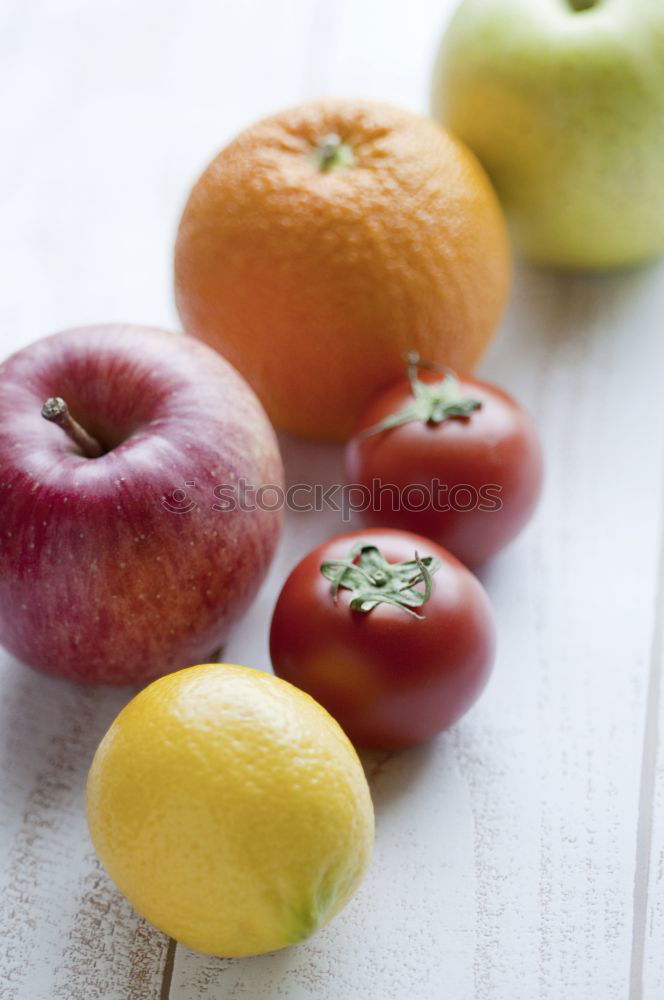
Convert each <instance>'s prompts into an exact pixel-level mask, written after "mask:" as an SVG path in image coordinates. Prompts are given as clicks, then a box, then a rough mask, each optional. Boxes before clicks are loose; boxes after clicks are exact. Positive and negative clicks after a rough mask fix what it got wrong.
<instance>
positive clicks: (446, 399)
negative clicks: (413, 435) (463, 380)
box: [358, 353, 482, 439]
mask: <svg viewBox="0 0 664 1000" xmlns="http://www.w3.org/2000/svg"><path fill="white" fill-rule="evenodd" d="M420 368H426V369H428V370H429V371H435V372H441V369H440V368H439V367H438V366H437V365H434V364H432V363H431V362H429V361H421V360H420V357H419V355H418V354H415V353H411V354H409V355H408V381H409V382H410V387H411V390H412V393H413V402H412V403H410V404H409V405H408V406H405V407H404V408H403V409H401V410H397V412H396V413H390V414H389V416H387V417H385V419H384V420H381V421H379V423H377V424H374V426H373V427H369V428H367V430H365V431H362V432H361V433H360V434H358V439H361V438H366V437H371V436H372V435H374V434H380V433H382V432H383V431H388V430H391V429H392V428H393V427H401V426H402V425H403V424H409V423H412V422H413V421H414V420H419V421H421V422H422V423H423V424H434V425H437V424H442V423H443V422H444V421H445V420H450V419H451V418H452V417H468V416H470V414H471V413H473V412H474V411H475V410H479V409H481V406H482V403H481V402H480V400H479V399H472V398H471V397H470V396H464V395H463V393H462V392H461V388H460V385H459V379H458V378H457V376H456V375H455V374H454V372H453V371H449V370H448V371H444V372H442V374H443V377H442V379H440V381H439V382H422V381H421V380H420V379H419V378H418V370H419V369H420Z"/></svg>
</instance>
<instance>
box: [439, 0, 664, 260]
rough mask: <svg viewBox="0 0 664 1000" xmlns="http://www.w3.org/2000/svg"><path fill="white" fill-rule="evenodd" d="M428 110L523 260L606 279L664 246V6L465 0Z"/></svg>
mask: <svg viewBox="0 0 664 1000" xmlns="http://www.w3.org/2000/svg"><path fill="white" fill-rule="evenodd" d="M433 111H434V115H435V116H436V117H437V118H438V119H439V120H441V121H442V122H443V124H444V125H446V126H447V127H448V128H450V129H451V130H452V131H453V132H456V134H457V135H458V136H460V138H461V139H463V140H464V141H465V142H466V143H467V144H468V145H469V146H470V147H471V149H473V150H474V152H475V153H476V154H477V156H478V157H479V159H480V160H481V161H482V163H483V164H484V166H485V167H486V169H487V170H488V172H489V174H490V175H491V177H492V179H493V181H494V184H495V185H496V188H497V190H498V193H499V195H500V196H501V198H502V200H503V204H504V205H505V207H506V209H507V212H508V215H509V217H510V220H511V226H512V231H513V235H514V239H515V242H516V244H517V246H518V247H519V248H520V250H521V251H522V253H524V254H525V255H526V256H527V257H529V258H530V259H532V260H534V261H536V262H539V263H542V264H546V265H549V266H553V267H558V268H565V269H588V270H605V269H609V268H615V267H623V266H629V265H633V264H637V263H639V262H641V261H644V260H647V259H648V258H650V257H653V256H655V255H657V254H658V253H659V252H660V251H662V250H664V0H464V2H463V3H461V5H460V7H459V8H458V10H457V12H456V14H455V16H454V17H453V19H452V21H451V24H450V26H449V28H448V30H447V32H446V34H445V36H444V38H443V41H442V44H441V48H440V52H439V55H438V59H437V63H436V68H435V71H434V81H433Z"/></svg>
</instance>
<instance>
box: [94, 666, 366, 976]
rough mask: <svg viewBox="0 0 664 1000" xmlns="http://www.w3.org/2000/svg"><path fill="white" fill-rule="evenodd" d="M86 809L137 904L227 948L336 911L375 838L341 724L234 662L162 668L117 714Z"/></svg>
mask: <svg viewBox="0 0 664 1000" xmlns="http://www.w3.org/2000/svg"><path fill="white" fill-rule="evenodd" d="M87 811H88V824H89V827H90V834H91V837H92V841H93V844H94V846H95V849H96V851H97V853H98V854H99V857H100V859H101V861H102V863H103V865H104V867H105V868H106V870H107V871H108V873H109V875H110V877H111V878H112V879H113V881H114V882H115V883H116V885H117V886H118V888H119V889H120V890H121V891H122V892H123V893H124V894H125V896H127V898H128V899H129V900H130V902H131V903H132V904H133V905H134V907H135V908H136V909H137V910H138V912H139V913H141V914H142V915H143V916H145V917H146V918H147V919H148V920H149V921H151V922H152V923H153V924H155V925H156V926H157V927H158V928H160V929H161V930H163V931H165V932H166V933H167V934H169V935H170V936H171V937H173V938H175V939H176V940H177V941H181V942H182V943H184V944H186V945H188V946H189V947H191V948H195V949H196V950H198V951H202V952H206V953H207V954H210V955H220V956H224V957H229V958H230V957H238V958H239V957H244V956H247V955H256V954H260V953H262V952H267V951H274V950H276V949H278V948H284V947H286V946H288V945H291V944H294V943H295V942H297V941H300V940H301V939H302V938H305V937H307V936H308V935H309V934H311V933H312V932H313V931H315V930H316V929H317V928H318V927H320V926H321V925H322V924H324V923H326V922H327V921H328V920H330V919H331V917H333V916H334V915H335V913H337V912H338V911H339V910H340V909H341V907H342V906H343V905H344V904H345V903H346V902H347V901H348V899H349V898H350V897H351V896H352V894H353V893H354V891H355V889H356V888H357V886H358V885H359V883H360V881H361V879H362V876H363V874H364V871H365V869H366V867H367V864H368V862H369V858H370V855H371V848H372V843H373V830H374V821H373V809H372V805H371V797H370V794H369V789H368V786H367V782H366V779H365V776H364V772H363V770H362V766H361V764H360V762H359V760H358V758H357V755H356V753H355V751H354V749H353V747H352V745H351V744H350V742H349V740H348V739H347V737H346V736H345V735H344V733H343V731H342V730H341V728H340V727H339V726H338V724H337V723H336V722H335V721H334V720H333V719H332V717H331V716H330V715H328V713H327V712H326V711H325V709H323V708H322V707H321V706H320V705H318V704H317V702H315V701H314V700H313V699H312V698H310V697H309V696H308V695H306V694H304V692H302V691H300V690H298V689H297V688H295V687H293V686H292V685H291V684H288V683H287V682H286V681H282V680H279V679H278V678H277V677H273V676H272V675H271V674H264V673H261V672H260V671H258V670H250V669H248V668H246V667H239V666H230V665H227V664H204V665H202V666H197V667H190V668H188V669H186V670H180V671H179V672H178V673H175V674H170V675H168V676H167V677H162V678H161V679H160V680H157V681H155V682H154V683H153V684H151V685H150V686H149V687H147V688H145V689H144V690H143V691H142V692H141V693H140V694H138V695H137V696H136V697H135V698H134V699H133V700H132V701H131V702H130V703H129V704H128V705H127V706H126V708H124V709H123V711H122V712H120V714H119V715H118V717H117V718H116V719H115V721H114V722H113V724H112V725H111V727H110V729H109V730H108V732H107V733H106V735H105V737H104V738H103V740H102V742H101V744H100V746H99V748H98V750H97V753H96V755H95V758H94V760H93V762H92V767H91V769H90V774H89V776H88V785H87Z"/></svg>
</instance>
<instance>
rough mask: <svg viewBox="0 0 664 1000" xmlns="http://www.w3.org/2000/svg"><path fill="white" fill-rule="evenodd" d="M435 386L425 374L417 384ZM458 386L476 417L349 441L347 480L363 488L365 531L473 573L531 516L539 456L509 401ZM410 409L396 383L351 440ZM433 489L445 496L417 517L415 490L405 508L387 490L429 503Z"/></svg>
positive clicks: (492, 390)
mask: <svg viewBox="0 0 664 1000" xmlns="http://www.w3.org/2000/svg"><path fill="white" fill-rule="evenodd" d="M434 378H436V376H433V377H432V376H431V375H425V376H423V377H422V381H432V380H433V379H434ZM438 378H440V376H438ZM459 381H460V388H461V390H462V392H463V393H464V395H467V396H470V397H472V398H474V399H478V400H479V401H480V402H481V404H482V406H481V408H480V409H478V410H475V411H474V412H473V413H471V414H470V415H469V416H467V417H452V418H449V419H447V420H445V421H443V422H442V423H440V424H435V425H434V424H426V423H423V422H422V421H421V420H418V421H413V422H412V423H407V424H403V425H402V426H400V427H394V428H392V429H390V430H387V431H381V432H380V433H378V434H375V435H372V436H370V437H366V438H362V439H359V440H358V438H357V437H355V438H353V439H352V440H351V441H350V442H349V444H348V446H347V448H346V478H347V482H348V483H357V484H359V485H360V486H362V487H363V488H364V490H365V493H366V497H367V499H368V500H369V503H368V506H367V508H366V510H365V511H364V512H363V518H364V520H366V521H367V523H369V524H372V525H378V526H381V527H388V528H400V529H402V530H404V531H415V532H419V533H420V534H422V535H426V536H427V537H429V538H432V539H434V540H435V541H437V542H438V543H439V544H440V545H443V546H444V547H445V548H446V549H448V550H449V551H450V552H452V553H454V555H456V556H457V557H458V558H459V559H461V561H462V562H464V563H465V564H466V565H467V566H479V565H480V564H481V563H483V562H485V561H486V560H487V559H489V558H490V557H491V556H493V555H494V554H495V553H496V552H498V551H499V550H500V549H502V548H503V546H505V545H507V543H508V542H510V541H511V540H512V539H513V538H515V537H516V535H517V534H518V533H519V532H520V531H521V529H522V528H523V527H524V525H525V524H526V522H527V521H528V519H529V518H530V516H531V515H532V513H533V511H534V509H535V507H536V505H537V501H538V499H539V495H540V492H541V487H542V471H543V470H542V465H543V463H542V449H541V446H540V443H539V438H538V435H537V431H536V430H535V426H534V424H533V422H532V420H531V419H530V417H529V416H528V415H527V414H526V413H525V412H524V410H523V409H522V408H521V407H520V406H519V405H518V403H516V402H515V400H513V399H512V398H511V396H509V395H508V394H507V393H505V392H503V391H502V390H501V389H498V388H497V387H496V386H494V385H491V384H490V383H488V382H483V381H480V380H479V379H475V378H463V379H460V380H459ZM412 402H413V396H412V393H411V388H410V384H409V382H408V380H407V379H404V380H402V381H400V382H398V383H396V384H395V385H393V386H391V387H390V388H388V389H386V390H384V391H383V392H382V393H380V394H379V395H378V396H377V397H376V398H375V399H374V401H373V403H372V404H371V405H370V406H369V408H368V409H367V410H366V412H365V413H364V415H363V417H362V419H361V421H360V423H359V424H358V426H357V428H356V434H360V433H361V432H362V431H363V430H365V429H367V428H369V427H373V426H374V425H375V424H378V423H379V422H380V421H381V420H383V419H384V418H385V417H387V416H388V415H390V414H392V413H396V412H398V411H399V410H401V409H403V408H405V407H406V406H408V405H410V404H412ZM435 481H438V482H439V483H440V484H443V486H446V487H447V488H448V489H447V490H444V489H443V490H441V489H439V490H438V500H437V507H438V509H436V506H434V505H433V504H431V503H427V506H426V507H425V508H424V509H422V510H416V509H413V508H414V507H415V506H418V505H419V502H420V499H421V497H422V493H421V491H418V490H414V489H411V490H410V491H409V493H408V494H406V495H407V496H409V497H410V498H411V499H412V501H413V503H411V504H410V506H409V505H408V504H405V505H404V503H403V502H402V503H401V504H400V505H399V504H398V503H396V504H395V503H394V501H393V500H392V496H396V493H394V492H392V494H390V493H389V492H388V491H387V490H386V484H393V485H394V486H396V488H397V489H398V490H399V491H400V492H399V495H400V496H401V497H402V498H403V497H404V491H406V490H408V488H409V487H416V486H421V487H424V488H425V489H426V490H427V491H428V495H429V496H432V495H434V494H435V490H433V489H432V484H434V482H435ZM381 486H382V492H381V488H380V487H381ZM393 506H396V508H397V509H394V510H393V509H392V507H393ZM444 506H447V508H448V509H443V507H444Z"/></svg>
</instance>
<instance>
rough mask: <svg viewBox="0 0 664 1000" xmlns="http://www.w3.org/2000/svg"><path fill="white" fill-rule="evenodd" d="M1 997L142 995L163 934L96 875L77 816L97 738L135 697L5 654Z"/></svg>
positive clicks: (89, 999)
mask: <svg viewBox="0 0 664 1000" xmlns="http://www.w3.org/2000/svg"><path fill="white" fill-rule="evenodd" d="M0 668H1V669H2V688H1V691H2V696H1V701H0V733H1V734H2V740H3V748H2V761H3V767H2V770H3V781H2V786H1V789H2V790H1V792H0V806H1V810H0V811H1V815H2V823H1V825H0V838H1V852H0V853H1V855H2V862H3V863H2V868H1V869H0V872H1V874H0V913H1V917H0V923H1V925H2V927H3V949H2V953H3V959H2V971H3V975H2V979H0V997H1V998H2V1000H10V998H11V1000H14V998H16V997H25V998H30V1000H60V998H62V1000H129V998H131V1000H148V998H152V997H154V995H155V990H156V989H157V988H158V985H159V984H160V983H161V972H162V965H163V958H164V953H165V947H166V941H165V939H164V937H163V935H161V934H159V933H158V932H157V931H154V930H153V929H151V928H148V927H147V926H146V925H145V924H144V922H143V921H142V920H141V919H140V918H139V917H138V915H137V914H136V913H134V912H133V911H132V908H131V907H130V906H129V904H128V903H127V902H126V901H125V900H123V899H122V898H121V897H120V896H119V894H118V893H117V892H116V891H115V889H114V888H113V886H112V885H111V884H110V883H109V881H108V879H107V878H106V877H105V875H103V873H101V872H100V870H99V867H98V864H97V861H96V859H95V857H94V854H93V852H92V848H91V845H90V843H89V839H88V836H87V829H86V825H85V817H84V787H85V777H86V774H87V769H88V767H89V764H90V761H91V759H92V756H93V754H94V751H95V749H96V746H97V743H98V742H99V740H100V739H101V737H102V735H103V734H104V732H105V731H106V729H107V727H108V725H109V723H110V721H111V719H112V718H113V717H114V716H115V715H116V714H117V712H118V711H119V709H120V708H121V707H122V705H123V703H124V702H125V701H126V700H128V698H129V697H130V696H131V692H128V691H126V690H125V691H113V692H109V691H107V690H102V689H97V690H95V689H85V688H82V687H77V686H75V685H73V684H69V683H66V682H59V681H56V680H53V679H51V678H47V677H44V676H41V675H38V674H36V673H33V672H32V671H29V670H28V669H27V668H26V667H24V666H22V665H20V664H18V663H16V662H15V661H12V660H10V658H9V657H8V656H6V655H5V654H2V656H1V657H0Z"/></svg>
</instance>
